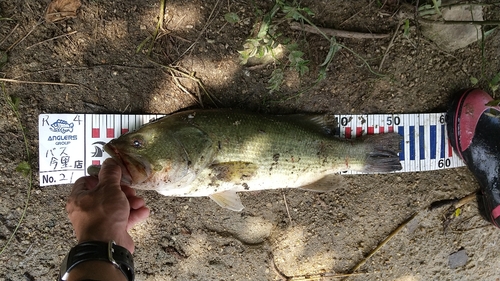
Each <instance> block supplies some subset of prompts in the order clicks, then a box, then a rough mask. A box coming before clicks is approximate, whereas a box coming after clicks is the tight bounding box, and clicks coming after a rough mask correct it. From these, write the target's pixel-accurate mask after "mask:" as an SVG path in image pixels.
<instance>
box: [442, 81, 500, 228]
mask: <svg viewBox="0 0 500 281" xmlns="http://www.w3.org/2000/svg"><path fill="white" fill-rule="evenodd" d="M492 100H493V98H492V97H491V96H490V95H489V94H488V93H486V92H484V91H482V90H479V89H470V90H467V91H465V92H464V93H462V94H461V95H460V96H459V97H458V98H457V99H456V100H454V101H453V103H452V105H451V108H450V110H449V111H448V113H447V129H448V137H449V139H450V141H451V145H452V146H453V148H454V149H455V151H456V152H457V153H458V154H459V155H460V157H461V158H462V159H463V161H464V162H465V164H467V167H468V168H469V170H471V172H472V173H473V174H474V176H475V177H476V179H477V181H478V182H479V186H480V192H479V193H478V204H479V211H480V213H481V215H482V216H483V217H484V218H485V219H486V220H488V221H490V222H491V223H493V224H494V225H495V226H496V227H500V107H499V106H488V105H486V104H487V103H488V102H490V101H492Z"/></svg>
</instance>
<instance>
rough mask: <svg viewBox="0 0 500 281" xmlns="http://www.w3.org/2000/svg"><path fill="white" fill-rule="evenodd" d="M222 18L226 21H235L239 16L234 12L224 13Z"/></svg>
mask: <svg viewBox="0 0 500 281" xmlns="http://www.w3.org/2000/svg"><path fill="white" fill-rule="evenodd" d="M224 19H225V20H226V21H227V22H228V23H237V22H239V21H240V17H238V15H237V14H236V13H232V12H231V13H227V14H225V15H224Z"/></svg>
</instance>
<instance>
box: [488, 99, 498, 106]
mask: <svg viewBox="0 0 500 281" xmlns="http://www.w3.org/2000/svg"><path fill="white" fill-rule="evenodd" d="M498 105H500V100H492V101H490V102H488V103H487V104H486V106H498Z"/></svg>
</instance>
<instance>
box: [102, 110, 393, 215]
mask: <svg viewBox="0 0 500 281" xmlns="http://www.w3.org/2000/svg"><path fill="white" fill-rule="evenodd" d="M331 119H332V118H329V117H328V116H327V115H305V114H298V115H288V116H287V115H283V116H273V115H264V114H256V113H249V112H244V111H237V110H221V109H216V110H191V111H185V112H180V113H175V114H172V115H169V116H166V117H163V118H161V119H159V120H156V121H153V122H151V123H148V124H146V125H144V126H142V127H141V128H139V129H138V130H136V131H133V132H128V133H126V134H124V135H122V136H120V137H119V138H117V139H113V140H111V141H110V142H109V143H107V144H106V145H105V146H104V149H105V151H106V152H108V153H109V154H110V155H111V157H112V158H114V159H115V160H117V161H118V162H119V163H121V165H122V169H123V171H124V181H126V182H129V183H130V184H131V186H132V187H134V188H137V189H150V190H156V191H158V192H159V193H160V194H163V195H166V196H209V197H210V198H211V199H213V200H214V201H215V202H217V203H218V204H219V205H220V206H222V207H224V208H228V209H231V210H235V211H241V210H242V209H243V205H242V203H241V200H240V198H239V196H238V195H237V193H236V192H241V191H253V190H263V189H276V188H297V187H303V186H311V185H313V184H314V183H315V182H318V181H320V180H321V179H323V178H324V177H326V176H328V175H331V174H335V173H339V172H342V171H347V170H353V171H364V172H374V173H377V172H379V173H380V172H381V173H384V172H390V171H395V170H400V169H401V163H400V160H399V157H398V152H399V145H400V142H401V136H400V135H398V134H396V133H388V134H381V135H370V136H365V137H362V138H358V139H355V140H346V139H340V138H338V137H335V136H333V122H332V121H333V120H331Z"/></svg>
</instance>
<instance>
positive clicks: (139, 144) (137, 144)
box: [132, 140, 142, 148]
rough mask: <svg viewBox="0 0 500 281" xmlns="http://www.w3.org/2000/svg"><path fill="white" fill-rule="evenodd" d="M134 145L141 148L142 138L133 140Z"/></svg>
mask: <svg viewBox="0 0 500 281" xmlns="http://www.w3.org/2000/svg"><path fill="white" fill-rule="evenodd" d="M132 146H133V147H135V148H141V147H142V142H141V141H140V140H134V141H133V142H132Z"/></svg>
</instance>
